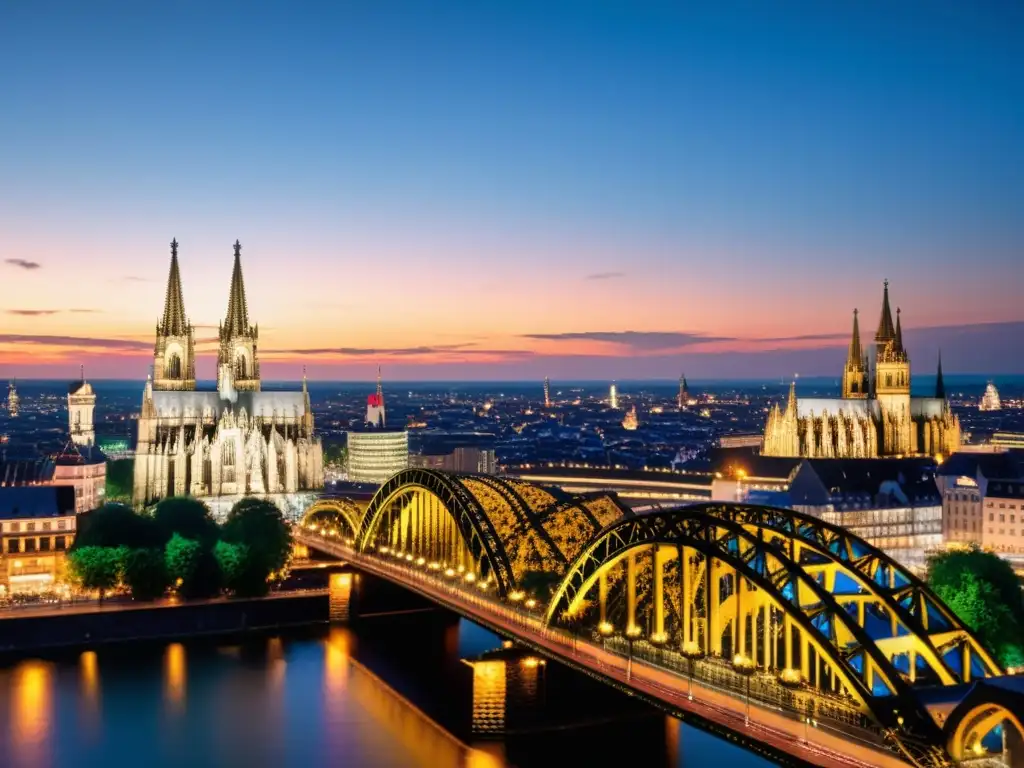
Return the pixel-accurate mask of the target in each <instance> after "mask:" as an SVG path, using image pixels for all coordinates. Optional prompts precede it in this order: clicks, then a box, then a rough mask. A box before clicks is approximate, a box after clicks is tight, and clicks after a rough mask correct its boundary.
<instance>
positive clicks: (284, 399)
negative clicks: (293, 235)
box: [133, 241, 324, 507]
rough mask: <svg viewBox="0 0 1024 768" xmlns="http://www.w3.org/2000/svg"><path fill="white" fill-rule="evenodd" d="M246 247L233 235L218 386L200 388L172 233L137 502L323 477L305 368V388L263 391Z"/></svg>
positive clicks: (238, 492)
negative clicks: (250, 304) (251, 320)
mask: <svg viewBox="0 0 1024 768" xmlns="http://www.w3.org/2000/svg"><path fill="white" fill-rule="evenodd" d="M241 250H242V247H241V244H239V243H238V242H236V243H235V261H234V269H233V271H232V276H231V288H230V293H229V297H228V310H227V317H226V318H225V320H224V321H223V322H222V323H221V325H220V330H219V334H218V353H217V389H216V390H215V391H199V390H197V389H196V375H195V335H194V329H193V327H192V325H191V324H190V323H189V321H188V317H187V315H186V314H185V303H184V299H183V295H182V288H181V275H180V273H179V268H178V244H177V241H175V242H172V243H171V269H170V274H169V276H168V280H167V293H166V296H165V299H164V312H163V317H162V318H161V320H160V321H159V322H158V323H157V326H156V343H155V345H154V359H153V374H152V375H151V376H150V377H149V378H148V379H147V381H146V386H145V390H144V392H143V396H142V410H141V413H140V415H139V434H138V444H137V447H136V451H135V477H134V487H133V501H134V503H135V504H136V506H140V507H143V506H146V505H148V504H152V503H154V502H157V501H159V500H160V499H162V498H165V497H167V496H176V495H183V494H189V495H192V496H196V497H201V498H202V497H207V498H221V497H234V496H242V495H247V494H255V495H260V496H266V495H273V494H294V493H296V492H299V491H313V490H316V489H319V488H322V487H323V483H324V475H323V451H322V446H321V443H320V438H319V437H317V436H316V434H315V432H314V428H313V411H312V409H311V407H310V401H309V392H308V390H307V388H306V381H305V377H303V382H302V390H301V391H298V392H294V391H293V392H277V391H274V392H263V391H261V387H260V368H259V358H258V354H257V341H258V338H259V328H258V326H253V325H250V324H249V311H248V306H247V304H246V297H245V284H244V282H243V279H242V263H241Z"/></svg>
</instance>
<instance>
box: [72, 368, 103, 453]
mask: <svg viewBox="0 0 1024 768" xmlns="http://www.w3.org/2000/svg"><path fill="white" fill-rule="evenodd" d="M95 408H96V393H95V392H93V391H92V384H90V383H89V382H88V381H86V380H85V367H84V366H83V367H82V373H81V376H80V377H79V379H78V381H75V382H72V383H71V385H70V386H68V428H69V429H70V431H71V442H73V443H74V444H75V445H83V446H84V445H95V444H96V429H95V427H94V426H93V421H92V413H93V410H94V409H95Z"/></svg>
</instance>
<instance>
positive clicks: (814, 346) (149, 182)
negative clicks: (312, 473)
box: [0, 2, 1024, 380]
mask: <svg viewBox="0 0 1024 768" xmlns="http://www.w3.org/2000/svg"><path fill="white" fill-rule="evenodd" d="M743 7H744V9H745V12H744V13H736V9H732V11H727V10H726V9H722V10H720V11H714V10H711V11H703V12H696V11H685V10H681V9H672V8H668V9H655V8H653V7H652V8H647V9H645V10H643V11H641V10H640V9H638V8H636V7H632V6H630V7H627V6H626V5H623V6H622V7H613V6H611V5H609V6H608V7H606V8H603V9H602V10H597V9H596V8H593V7H591V9H590V12H589V13H587V14H586V15H585V16H583V15H581V13H580V12H577V10H574V9H575V6H574V5H573V4H567V5H565V6H562V7H561V9H560V10H559V11H557V12H556V11H555V10H553V9H552V8H551V7H550V6H549V5H547V4H541V3H531V2H526V3H522V4H508V5H506V4H488V3H483V4H479V3H466V4H463V3H455V4H453V5H452V7H451V8H450V9H449V10H448V11H447V12H446V13H444V14H439V16H437V17H435V16H434V15H431V14H430V13H428V12H427V11H426V10H424V9H422V8H418V7H417V6H415V5H412V4H405V3H397V2H396V3H392V4H358V3H357V4H346V6H345V7H344V8H336V7H334V6H332V5H324V6H323V7H322V8H321V9H320V12H319V13H316V14H312V13H311V14H309V17H307V18H299V17H298V16H297V15H296V14H294V13H291V12H290V11H289V7H288V6H284V5H281V6H280V7H277V8H273V9H271V8H267V9H262V8H261V9H253V8H250V7H249V6H247V5H242V4H239V5H237V6H234V7H232V6H231V4H224V5H223V6H221V5H218V9H217V10H215V11H214V10H209V9H207V8H206V6H200V5H193V4H189V3H185V4H183V5H181V6H180V7H177V6H176V7H174V8H170V7H168V8H159V9H158V8H142V7H139V6H136V5H131V4H125V5H122V6H120V7H119V8H118V9H117V10H114V9H112V8H110V9H106V10H105V11H102V10H100V9H98V8H96V7H94V6H89V7H78V6H68V7H67V8H65V9H64V10H63V11H62V12H61V13H60V14H56V15H54V14H48V13H46V12H45V11H44V10H43V9H41V8H38V7H35V6H34V5H21V6H18V7H13V8H9V9H7V10H5V11H4V17H5V23H4V24H3V25H0V85H2V87H3V92H4V93H5V103H6V105H7V108H8V109H9V110H10V113H9V114H11V115H13V116H14V117H15V119H13V120H7V121H3V122H0V168H3V169H4V172H3V176H4V184H3V185H2V187H0V379H3V378H5V377H18V378H39V377H57V378H68V377H70V376H73V375H75V374H76V373H77V371H78V367H79V365H85V366H86V369H87V371H88V372H89V374H90V375H91V376H93V377H96V378H142V377H144V376H145V375H146V372H147V371H148V370H149V365H150V361H151V359H152V351H153V341H154V327H155V324H156V321H157V319H158V318H159V316H160V315H161V313H162V310H163V302H164V291H165V286H166V281H167V271H168V265H169V259H170V250H169V243H170V241H171V239H172V238H177V240H178V242H179V243H180V249H179V260H180V265H181V276H182V283H183V287H184V300H185V309H186V311H187V313H188V315H189V319H190V320H191V322H192V324H193V325H194V326H195V329H196V330H195V336H196V340H197V353H198V371H197V373H198V376H199V377H200V378H206V379H209V378H213V367H214V359H215V356H216V335H217V324H218V322H219V321H220V320H221V319H222V318H223V316H224V313H225V310H226V306H227V299H228V287H229V280H230V275H231V264H232V249H231V245H232V243H233V242H234V241H235V239H236V238H237V239H239V240H240V241H241V243H242V247H243V250H242V266H243V269H244V273H245V281H246V288H247V293H248V305H249V315H250V317H251V319H252V322H254V323H258V324H259V328H260V357H261V361H262V366H263V370H264V375H265V376H267V377H268V378H292V379H295V378H298V377H299V376H300V375H301V372H302V369H303V367H305V368H306V369H307V370H308V373H309V376H310V378H313V379H359V380H367V379H371V378H372V377H373V376H374V375H375V371H376V368H377V366H378V365H381V366H383V367H384V370H385V372H386V373H385V375H386V377H387V378H389V379H391V380H414V379H421V380H427V379H449V380H451V379H505V380H507V379H520V378H521V379H539V378H541V377H543V376H545V375H549V376H551V377H552V378H553V379H558V378H560V379H587V378H593V379H612V378H619V379H626V378H648V377H660V378H673V377H676V376H678V375H679V374H680V373H682V372H685V373H686V374H687V376H692V377H702V376H703V377H765V378H773V377H777V376H781V375H791V374H792V372H793V371H797V370H798V371H800V372H801V374H804V375H819V374H827V375H835V374H836V373H837V372H838V367H837V366H839V365H841V363H842V360H843V359H844V358H845V354H846V347H847V344H848V342H849V334H850V327H851V320H852V311H853V309H854V308H858V309H859V310H860V313H861V314H860V319H861V335H862V341H863V342H864V344H865V345H868V344H870V343H871V339H872V337H873V335H874V331H875V327H876V325H877V322H878V313H879V310H880V306H881V295H882V281H883V279H888V280H889V281H890V289H891V292H892V300H893V304H894V308H895V306H896V305H898V306H900V307H901V308H902V310H903V315H902V317H903V322H904V327H905V332H906V336H907V340H908V341H907V344H908V348H909V351H910V356H911V359H912V361H913V363H914V371H915V372H917V373H921V374H929V373H931V372H932V371H933V370H934V365H935V360H936V357H937V355H938V352H939V349H940V348H941V351H942V357H943V365H944V368H945V369H946V370H947V372H950V373H978V374H1000V373H1024V341H1022V339H1024V310H1022V309H1021V307H1022V304H1021V301H1020V296H1021V295H1022V294H1024V270H1022V269H1020V262H1021V258H1022V254H1024V219H1022V217H1021V216H1020V211H1021V210H1024V147H1022V145H1021V143H1020V141H1019V139H1020V136H1022V135H1024V113H1022V112H1021V110H1020V109H1019V106H1018V105H1019V104H1021V103H1024V84H1022V81H1021V80H1020V78H1019V77H1017V76H1016V75H1014V74H1013V73H1015V72H1019V71H1022V70H1024V52H1022V49H1021V48H1020V46H1019V44H1018V41H1017V40H1016V38H1015V35H1014V34H1013V32H1012V30H1013V29H1014V27H1015V25H1016V29H1018V30H1019V29H1020V26H1019V24H1020V22H1021V20H1022V19H1021V14H1022V13H1024V12H1022V11H1021V10H1020V9H1000V10H999V11H998V12H997V11H996V10H993V9H989V10H986V9H983V8H980V7H977V8H970V7H954V8H947V9H943V10H941V11H940V10H935V12H934V13H932V14H929V15H927V16H926V15H923V14H922V13H921V12H920V11H919V10H918V11H915V10H914V9H913V8H912V7H911V6H910V5H909V4H908V5H907V6H906V7H905V8H903V9H902V10H898V9H895V8H894V10H893V11H892V13H890V14H888V15H887V16H886V17H885V18H884V19H880V18H879V14H877V13H874V14H872V13H871V12H869V11H868V10H867V9H862V8H861V7H859V5H858V4H855V3H837V4H834V5H832V4H830V5H829V6H828V7H825V6H822V5H805V4H793V6H792V8H791V9H790V10H788V11H783V10H781V6H780V9H778V10H776V11H774V12H772V11H770V10H768V9H767V8H766V7H765V6H763V5H760V4H756V3H751V4H749V5H748V4H743ZM456 9H457V10H456ZM1011 16H1012V17H1013V18H1012V19H1011V18H1009V17H1011ZM712 29H713V30H715V32H716V34H714V35H711V34H708V31H709V30H712ZM840 43H841V44H840ZM399 53H400V54H401V55H399ZM412 62H417V65H416V66H412V64H411V63H412ZM865 62H867V64H865ZM40 93H46V94H47V95H48V98H46V99H45V100H44V99H39V98H37V95H38V94H40Z"/></svg>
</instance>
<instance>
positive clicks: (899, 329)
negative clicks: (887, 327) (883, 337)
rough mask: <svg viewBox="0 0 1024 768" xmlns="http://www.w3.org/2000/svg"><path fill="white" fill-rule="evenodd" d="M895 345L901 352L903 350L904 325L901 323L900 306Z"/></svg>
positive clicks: (897, 309)
mask: <svg viewBox="0 0 1024 768" xmlns="http://www.w3.org/2000/svg"><path fill="white" fill-rule="evenodd" d="M894 341H895V347H896V349H897V350H899V351H900V352H902V351H903V327H902V326H901V324H900V308H899V307H896V338H895V339H894Z"/></svg>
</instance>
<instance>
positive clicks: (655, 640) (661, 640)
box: [647, 632, 668, 645]
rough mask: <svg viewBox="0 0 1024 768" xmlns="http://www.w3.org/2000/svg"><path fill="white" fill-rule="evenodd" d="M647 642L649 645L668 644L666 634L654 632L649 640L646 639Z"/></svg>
mask: <svg viewBox="0 0 1024 768" xmlns="http://www.w3.org/2000/svg"><path fill="white" fill-rule="evenodd" d="M647 640H648V642H650V643H651V645H664V644H665V643H667V642H668V633H667V632H654V633H652V634H651V636H650V637H649V638H647Z"/></svg>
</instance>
